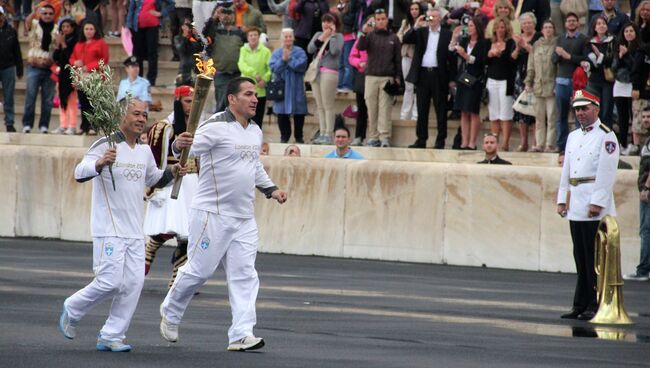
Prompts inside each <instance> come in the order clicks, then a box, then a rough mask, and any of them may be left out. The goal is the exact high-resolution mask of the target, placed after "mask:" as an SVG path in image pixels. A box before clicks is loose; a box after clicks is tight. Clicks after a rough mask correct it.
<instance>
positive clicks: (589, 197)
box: [557, 90, 620, 321]
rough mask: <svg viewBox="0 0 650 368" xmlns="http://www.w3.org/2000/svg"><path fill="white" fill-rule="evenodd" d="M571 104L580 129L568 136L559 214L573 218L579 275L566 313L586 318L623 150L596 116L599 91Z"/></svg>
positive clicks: (593, 304)
mask: <svg viewBox="0 0 650 368" xmlns="http://www.w3.org/2000/svg"><path fill="white" fill-rule="evenodd" d="M572 105H573V108H574V109H575V111H576V119H577V120H578V122H579V123H580V128H581V129H576V130H574V131H573V132H571V134H569V138H568V139H567V144H566V151H565V157H564V165H563V166H562V176H561V178H560V187H559V189H558V193H557V213H558V214H559V215H560V216H561V217H565V216H566V217H567V218H568V219H569V227H570V230H571V239H572V240H573V258H574V260H575V264H576V271H577V274H578V280H577V282H576V288H575V293H574V298H573V308H572V309H571V311H570V312H568V313H566V314H563V315H562V318H567V319H579V320H585V321H588V320H590V319H592V318H593V317H594V316H595V315H596V309H597V308H598V302H597V300H596V270H595V268H594V248H595V247H594V241H595V240H596V233H597V231H598V224H599V222H600V220H601V219H602V218H603V217H604V216H606V215H612V216H616V208H615V206H614V193H613V191H614V183H615V181H616V167H617V165H618V158H619V152H620V151H619V147H618V142H617V141H616V135H615V134H614V132H612V130H611V129H609V128H608V127H607V125H605V124H603V123H602V122H601V121H600V119H598V105H599V101H598V97H597V96H595V95H594V94H593V93H591V92H589V91H587V90H578V91H576V93H575V94H574V96H573V102H572ZM569 191H570V193H571V195H568V193H569Z"/></svg>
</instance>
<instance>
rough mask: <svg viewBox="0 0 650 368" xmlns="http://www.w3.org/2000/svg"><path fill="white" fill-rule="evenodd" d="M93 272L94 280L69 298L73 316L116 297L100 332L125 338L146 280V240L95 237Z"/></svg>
mask: <svg viewBox="0 0 650 368" xmlns="http://www.w3.org/2000/svg"><path fill="white" fill-rule="evenodd" d="M93 272H94V273H95V278H94V279H93V281H92V282H91V283H90V284H88V285H86V287H84V288H83V289H81V290H79V291H77V292H76V293H74V294H73V295H72V296H71V297H69V298H68V299H66V301H65V302H66V305H67V306H68V311H69V313H70V318H72V319H76V320H80V319H81V318H83V316H85V315H86V313H88V312H90V310H91V309H92V308H93V307H94V306H95V305H97V304H99V303H100V302H102V301H103V300H105V299H107V298H109V297H113V302H112V304H111V309H110V312H109V314H108V319H107V320H106V323H105V324H104V326H103V327H102V329H101V331H100V332H99V333H100V335H101V337H102V338H103V339H106V340H110V341H122V340H124V337H125V334H126V330H128V329H129V324H130V323H131V317H133V313H134V312H135V308H136V306H137V305H138V300H139V299H140V292H141V291H142V285H143V284H144V240H143V239H125V238H94V239H93Z"/></svg>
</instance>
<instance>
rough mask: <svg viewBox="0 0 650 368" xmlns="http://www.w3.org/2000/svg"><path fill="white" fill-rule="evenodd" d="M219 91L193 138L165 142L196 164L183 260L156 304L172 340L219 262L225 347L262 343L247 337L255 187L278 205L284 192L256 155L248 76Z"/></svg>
mask: <svg viewBox="0 0 650 368" xmlns="http://www.w3.org/2000/svg"><path fill="white" fill-rule="evenodd" d="M227 96H228V105H229V107H228V108H227V109H226V110H225V111H222V112H220V113H217V114H215V115H213V116H212V117H211V118H210V119H208V120H207V121H205V122H203V123H202V124H201V125H200V126H199V128H198V129H197V131H196V135H195V137H194V139H193V140H192V136H191V135H190V134H189V133H183V134H181V135H179V136H178V138H177V139H176V140H175V141H174V143H173V145H172V149H173V150H174V151H175V153H178V151H179V150H180V149H183V148H186V147H188V146H189V145H190V144H191V147H192V148H191V150H190V157H192V156H197V157H199V166H200V168H201V170H200V173H199V188H198V191H197V192H196V194H195V196H194V199H193V201H192V206H191V211H192V212H191V214H190V235H189V243H188V249H187V254H188V260H187V263H186V264H185V265H184V266H183V267H181V268H180V270H179V271H178V276H177V277H176V280H175V281H174V284H173V285H172V287H171V289H170V290H169V292H168V293H167V296H166V297H165V300H164V301H163V303H162V304H161V305H160V314H161V316H162V320H161V322H160V333H161V335H162V336H163V338H164V339H166V340H167V341H170V342H176V341H177V340H178V325H179V324H180V322H181V319H182V318H183V314H184V313H185V309H187V306H188V305H189V303H190V301H191V300H192V296H193V295H194V293H195V291H196V290H197V289H198V288H199V287H200V286H201V285H203V284H204V283H205V282H206V281H207V279H208V278H209V277H210V276H212V274H213V273H214V271H215V270H216V269H217V266H218V265H219V263H221V264H222V265H223V268H224V270H225V272H226V279H227V281H228V297H229V300H230V307H231V312H232V325H231V326H230V328H229V329H228V339H229V345H228V350H253V349H258V348H261V347H262V346H264V340H263V339H262V338H260V337H255V335H253V327H254V326H255V323H256V321H257V317H256V311H255V302H256V300H257V292H258V289H259V279H258V277H257V271H255V257H256V255H257V243H258V233H257V224H256V223H255V210H254V202H255V188H256V187H257V188H258V189H260V190H261V191H262V192H263V193H264V194H265V195H266V197H267V198H273V199H275V200H277V201H278V202H279V203H284V202H285V201H286V198H287V194H286V193H285V192H284V191H282V190H280V189H278V188H277V187H276V186H275V185H274V184H273V182H272V181H271V179H270V178H269V177H268V175H267V173H266V171H265V170H264V167H263V166H262V163H261V162H260V159H259V154H260V149H261V146H262V130H261V129H260V128H259V127H258V126H257V124H255V123H254V122H253V121H252V120H250V119H251V118H252V117H253V116H255V109H256V107H257V98H256V96H255V82H254V81H253V80H252V79H250V78H244V77H238V78H234V79H233V80H231V81H230V82H229V83H228V86H227ZM192 142H193V144H192Z"/></svg>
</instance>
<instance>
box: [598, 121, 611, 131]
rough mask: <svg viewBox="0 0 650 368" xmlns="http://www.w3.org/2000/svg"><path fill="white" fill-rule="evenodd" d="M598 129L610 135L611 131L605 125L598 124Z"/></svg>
mask: <svg viewBox="0 0 650 368" xmlns="http://www.w3.org/2000/svg"><path fill="white" fill-rule="evenodd" d="M598 127H599V128H600V129H602V130H603V132H605V133H610V132H611V131H612V129H611V128H610V127H608V126H607V125H605V124H603V123H600V125H599V126H598Z"/></svg>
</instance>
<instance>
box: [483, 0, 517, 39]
mask: <svg viewBox="0 0 650 368" xmlns="http://www.w3.org/2000/svg"><path fill="white" fill-rule="evenodd" d="M493 14H494V19H492V20H491V21H490V22H489V23H488V25H487V28H485V38H487V39H491V38H492V34H493V29H492V28H493V27H494V24H495V22H496V21H497V19H498V18H504V19H507V20H508V22H510V28H512V32H511V34H513V35H518V34H520V33H521V25H520V24H519V19H515V8H514V7H513V6H512V4H510V1H509V0H497V2H496V3H494V11H493Z"/></svg>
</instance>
